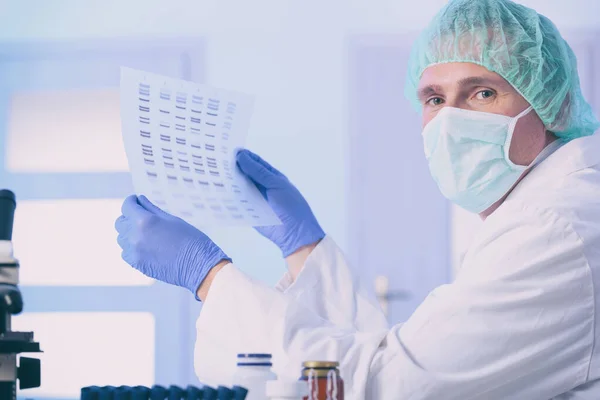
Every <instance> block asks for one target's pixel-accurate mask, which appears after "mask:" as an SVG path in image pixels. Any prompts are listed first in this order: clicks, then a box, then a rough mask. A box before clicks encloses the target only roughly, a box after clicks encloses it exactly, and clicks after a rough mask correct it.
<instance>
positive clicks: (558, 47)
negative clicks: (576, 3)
mask: <svg viewBox="0 0 600 400" xmlns="http://www.w3.org/2000/svg"><path fill="white" fill-rule="evenodd" d="M450 62H470V63H474V64H477V65H481V66H483V67H485V68H487V69H488V70H490V71H492V72H495V73H497V74H498V75H500V76H502V77H503V78H504V79H505V80H506V81H508V82H509V83H510V84H511V85H512V86H513V87H514V88H515V89H516V90H517V91H518V92H519V93H520V94H521V95H522V96H523V97H524V98H525V99H526V100H527V101H528V102H529V104H531V105H532V106H533V109H534V110H535V111H536V113H537V114H538V115H539V117H540V118H541V120H542V121H543V122H544V124H545V126H546V129H547V130H549V131H551V132H554V134H555V135H556V136H559V137H562V138H565V139H574V138H577V137H581V136H589V135H591V134H593V133H594V131H596V130H597V129H598V128H599V127H600V123H599V122H598V120H597V119H596V117H595V116H594V113H593V111H592V108H591V107H590V105H589V104H588V102H587V101H586V100H585V98H584V97H583V94H582V93H581V88H580V84H579V76H578V72H577V60H576V57H575V54H574V53H573V51H572V50H571V48H570V47H569V45H568V44H567V42H566V41H565V40H564V39H563V38H562V36H561V35H560V33H559V31H558V29H557V28H556V26H555V25H554V24H553V23H552V22H551V21H550V20H549V19H548V18H546V17H544V16H543V15H540V14H538V13H537V12H536V11H535V10H532V9H530V8H527V7H524V6H522V5H520V4H516V3H514V2H512V1H509V0H451V1H450V2H449V3H448V4H447V5H446V6H445V7H444V8H443V9H442V10H441V11H440V12H439V13H438V14H437V15H436V16H435V17H434V19H433V20H432V22H431V23H430V25H429V26H428V27H427V28H426V29H425V30H424V31H423V32H422V33H421V35H420V36H419V38H418V39H417V41H416V42H415V44H414V46H413V48H412V52H411V56H410V61H409V66H408V76H407V83H406V88H405V93H406V96H407V97H408V98H409V100H410V101H411V102H412V103H413V105H414V106H415V107H416V108H417V109H418V110H421V109H422V104H421V103H420V102H419V99H418V97H417V88H418V85H419V80H420V79H421V75H422V74H423V71H425V69H427V68H428V67H430V66H432V65H436V64H442V63H450Z"/></svg>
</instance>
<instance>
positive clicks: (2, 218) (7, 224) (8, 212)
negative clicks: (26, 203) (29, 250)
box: [0, 189, 17, 240]
mask: <svg viewBox="0 0 600 400" xmlns="http://www.w3.org/2000/svg"><path fill="white" fill-rule="evenodd" d="M16 206H17V201H16V199H15V194H14V193H13V192H11V191H10V190H6V189H2V190H0V240H12V231H13V222H14V217H15V207H16Z"/></svg>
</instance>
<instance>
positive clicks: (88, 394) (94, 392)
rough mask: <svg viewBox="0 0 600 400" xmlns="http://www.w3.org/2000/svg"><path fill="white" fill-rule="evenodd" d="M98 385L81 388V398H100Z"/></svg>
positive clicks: (88, 399) (87, 399) (89, 399)
mask: <svg viewBox="0 0 600 400" xmlns="http://www.w3.org/2000/svg"><path fill="white" fill-rule="evenodd" d="M99 391H100V388H99V387H98V386H88V387H84V388H82V389H81V400H98V392H99Z"/></svg>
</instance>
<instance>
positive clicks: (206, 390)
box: [202, 386, 217, 400]
mask: <svg viewBox="0 0 600 400" xmlns="http://www.w3.org/2000/svg"><path fill="white" fill-rule="evenodd" d="M202 392H203V394H204V399H203V400H217V391H216V390H215V389H213V388H211V387H210V386H204V387H203V388H202Z"/></svg>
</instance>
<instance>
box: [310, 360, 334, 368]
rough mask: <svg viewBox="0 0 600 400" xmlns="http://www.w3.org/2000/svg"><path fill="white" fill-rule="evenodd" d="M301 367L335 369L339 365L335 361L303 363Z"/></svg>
mask: <svg viewBox="0 0 600 400" xmlns="http://www.w3.org/2000/svg"><path fill="white" fill-rule="evenodd" d="M302 366H303V367H304V368H337V367H339V366H340V363H339V362H337V361H305V362H303V363H302Z"/></svg>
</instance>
